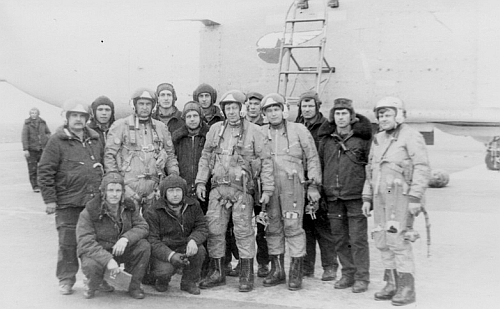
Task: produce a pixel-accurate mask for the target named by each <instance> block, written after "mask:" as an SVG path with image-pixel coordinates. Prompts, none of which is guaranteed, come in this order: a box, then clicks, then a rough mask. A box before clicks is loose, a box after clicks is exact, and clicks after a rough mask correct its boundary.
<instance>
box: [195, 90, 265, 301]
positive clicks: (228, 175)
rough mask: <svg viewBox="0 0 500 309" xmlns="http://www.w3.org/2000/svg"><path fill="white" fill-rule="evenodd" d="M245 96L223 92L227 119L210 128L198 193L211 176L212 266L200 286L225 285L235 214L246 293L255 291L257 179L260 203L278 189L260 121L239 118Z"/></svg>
mask: <svg viewBox="0 0 500 309" xmlns="http://www.w3.org/2000/svg"><path fill="white" fill-rule="evenodd" d="M245 99H246V96H245V94H243V93H242V92H241V91H238V90H232V91H228V92H227V93H226V94H224V96H223V97H222V99H221V101H220V105H221V107H222V111H223V112H224V114H225V115H224V116H225V117H226V120H225V121H224V122H218V123H216V124H214V125H212V127H210V131H209V132H208V134H207V140H206V142H205V146H204V148H203V153H202V156H201V159H200V162H199V165H198V175H197V176H196V185H197V188H196V193H197V195H198V198H200V199H201V200H204V199H205V198H207V193H206V183H207V181H208V179H209V177H210V176H212V190H211V191H210V199H209V203H208V212H207V214H206V218H207V221H208V252H209V255H210V269H209V272H208V275H207V277H206V278H205V280H203V281H202V282H201V284H200V288H203V289H206V288H211V287H214V286H218V285H223V284H225V283H226V279H225V273H224V270H223V265H224V261H223V260H224V255H225V248H226V239H225V235H226V229H227V223H228V220H229V216H231V215H232V218H233V222H234V235H235V238H236V244H237V247H238V251H239V258H240V265H241V269H240V285H239V290H240V292H248V291H251V290H252V289H253V282H254V273H253V258H254V256H255V232H254V229H253V226H252V214H253V198H252V194H253V191H254V190H255V188H254V183H255V179H256V178H258V177H260V181H261V184H262V197H261V199H260V202H261V203H264V204H265V203H267V202H268V201H269V197H270V196H271V195H272V192H273V191H274V180H273V177H272V173H273V163H272V159H271V157H270V154H269V148H268V146H267V144H266V140H265V138H264V136H263V135H262V133H261V131H260V129H259V127H258V126H257V125H255V124H253V123H250V122H248V121H247V120H245V119H243V118H242V117H241V114H240V113H241V110H242V108H243V104H244V103H245Z"/></svg>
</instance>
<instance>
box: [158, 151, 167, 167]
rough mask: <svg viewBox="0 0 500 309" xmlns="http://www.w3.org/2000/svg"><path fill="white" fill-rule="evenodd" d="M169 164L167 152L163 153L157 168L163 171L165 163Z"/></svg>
mask: <svg viewBox="0 0 500 309" xmlns="http://www.w3.org/2000/svg"><path fill="white" fill-rule="evenodd" d="M166 162H167V153H166V152H165V151H161V152H160V153H159V155H158V158H157V159H156V168H158V169H159V170H162V169H163V168H164V167H165V163H166Z"/></svg>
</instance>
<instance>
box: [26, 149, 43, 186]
mask: <svg viewBox="0 0 500 309" xmlns="http://www.w3.org/2000/svg"><path fill="white" fill-rule="evenodd" d="M29 153H30V157H29V158H27V159H26V161H27V163H28V175H29V178H30V183H31V187H32V188H33V189H35V188H37V187H38V179H37V175H38V174H37V171H38V162H39V161H40V157H41V154H42V152H41V151H33V150H29Z"/></svg>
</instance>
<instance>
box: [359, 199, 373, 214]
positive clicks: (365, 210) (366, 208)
mask: <svg viewBox="0 0 500 309" xmlns="http://www.w3.org/2000/svg"><path fill="white" fill-rule="evenodd" d="M371 207H372V203H370V202H363V206H361V210H362V211H363V215H365V217H371V215H370V211H371V210H370V208H371Z"/></svg>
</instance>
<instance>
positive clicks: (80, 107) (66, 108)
mask: <svg viewBox="0 0 500 309" xmlns="http://www.w3.org/2000/svg"><path fill="white" fill-rule="evenodd" d="M70 112H73V113H81V114H84V115H85V117H87V120H88V119H89V117H90V114H89V105H88V104H87V103H86V102H85V100H83V99H80V98H72V99H69V100H66V101H64V103H63V114H62V115H63V117H64V118H65V119H68V117H69V113H70Z"/></svg>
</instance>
